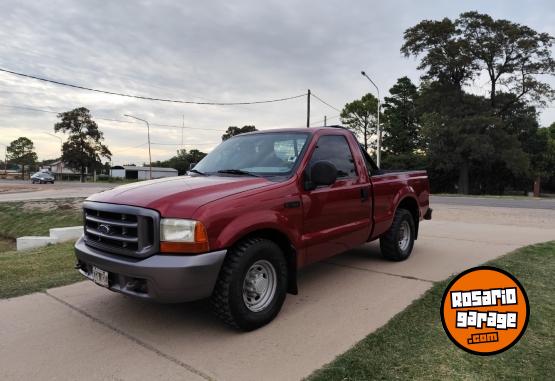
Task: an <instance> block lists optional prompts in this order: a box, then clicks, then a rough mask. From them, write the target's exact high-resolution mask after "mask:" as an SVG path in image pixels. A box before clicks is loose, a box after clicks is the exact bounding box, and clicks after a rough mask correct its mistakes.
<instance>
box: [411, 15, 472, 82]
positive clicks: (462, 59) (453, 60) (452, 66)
mask: <svg viewBox="0 0 555 381" xmlns="http://www.w3.org/2000/svg"><path fill="white" fill-rule="evenodd" d="M404 40H405V42H404V44H403V46H402V47H401V53H403V54H404V55H405V56H406V57H409V56H410V55H414V56H419V55H422V54H423V55H424V57H423V58H422V60H421V61H420V65H419V66H418V69H420V70H426V74H425V75H424V76H423V79H425V80H430V79H433V80H438V81H440V82H442V83H443V84H449V85H451V86H453V87H454V88H455V89H457V90H461V89H462V86H463V85H464V84H465V83H467V82H468V81H469V80H471V79H473V78H474V77H475V75H476V71H477V70H478V69H479V66H478V63H477V62H476V58H475V57H474V56H473V55H472V53H471V50H470V45H469V43H468V41H467V40H465V39H464V38H463V37H462V36H461V35H460V30H458V29H457V26H456V24H455V23H454V22H453V21H451V20H450V19H448V18H444V19H443V20H441V21H432V20H424V21H421V22H420V23H418V24H417V25H415V26H414V27H412V28H409V29H407V30H406V31H405V34H404Z"/></svg>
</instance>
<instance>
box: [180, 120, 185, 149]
mask: <svg viewBox="0 0 555 381" xmlns="http://www.w3.org/2000/svg"><path fill="white" fill-rule="evenodd" d="M184 129H185V115H183V121H182V123H181V148H182V149H183V130H184Z"/></svg>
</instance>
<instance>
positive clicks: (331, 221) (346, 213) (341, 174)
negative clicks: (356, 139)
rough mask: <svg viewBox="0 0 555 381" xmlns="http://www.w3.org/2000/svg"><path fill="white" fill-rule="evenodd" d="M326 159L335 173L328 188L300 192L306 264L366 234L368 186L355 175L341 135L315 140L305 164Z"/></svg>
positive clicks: (345, 247)
mask: <svg viewBox="0 0 555 381" xmlns="http://www.w3.org/2000/svg"><path fill="white" fill-rule="evenodd" d="M320 160H326V161H330V162H331V163H333V164H334V165H335V166H336V167H337V170H338V174H337V180H336V181H335V183H334V184H332V185H330V186H319V187H317V188H316V189H314V190H310V191H306V190H305V191H304V192H303V217H304V218H303V241H304V243H305V247H306V249H307V260H308V262H309V263H310V262H316V261H319V260H322V259H325V258H328V257H331V256H333V255H335V254H338V253H341V252H343V251H345V250H348V249H350V248H352V247H354V246H357V245H359V244H362V243H363V242H365V241H366V240H367V238H368V236H369V234H370V227H371V220H370V212H371V207H370V198H369V197H367V196H365V192H364V191H363V188H364V189H367V187H368V184H366V183H364V182H363V181H361V177H362V176H360V175H359V174H358V173H357V168H356V166H355V163H354V160H353V155H352V152H351V148H350V146H349V143H348V142H347V139H346V138H345V137H344V136H343V135H324V136H321V137H320V138H319V139H318V142H317V144H316V147H315V149H314V151H313V152H312V156H311V158H310V161H309V163H308V165H307V168H306V169H307V170H308V171H309V170H310V168H311V166H312V164H314V163H315V162H317V161H320Z"/></svg>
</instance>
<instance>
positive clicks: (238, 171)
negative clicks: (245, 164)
mask: <svg viewBox="0 0 555 381" xmlns="http://www.w3.org/2000/svg"><path fill="white" fill-rule="evenodd" d="M218 173H229V174H232V175H242V176H253V177H260V176H258V175H255V174H254V173H252V172H248V171H243V170H242V169H221V170H219V171H218Z"/></svg>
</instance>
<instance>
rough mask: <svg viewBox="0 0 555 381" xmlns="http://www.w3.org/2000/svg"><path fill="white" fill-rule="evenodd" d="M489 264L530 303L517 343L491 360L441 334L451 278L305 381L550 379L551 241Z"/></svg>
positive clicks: (554, 366) (554, 334) (554, 306)
mask: <svg viewBox="0 0 555 381" xmlns="http://www.w3.org/2000/svg"><path fill="white" fill-rule="evenodd" d="M489 264H491V265H493V266H496V267H499V268H502V269H505V270H507V271H509V272H510V273H512V274H513V275H515V276H516V277H517V279H519V280H520V282H521V283H522V285H523V286H524V288H525V290H526V292H527V294H528V297H529V299H530V308H531V313H530V321H529V325H528V329H527V331H526V333H525V334H524V336H523V337H522V338H521V340H520V341H519V342H518V343H517V344H516V345H515V346H514V347H512V348H511V349H509V350H508V351H506V352H503V353H501V354H498V355H495V356H486V357H482V356H476V355H472V354H469V353H466V352H464V351H463V350H461V349H459V348H458V347H456V346H455V345H454V344H453V343H452V342H451V341H450V340H449V339H448V338H447V336H446V334H445V332H444V331H443V328H442V325H441V320H440V314H439V309H440V305H441V298H442V295H443V291H444V290H445V288H446V287H447V284H448V283H449V280H446V281H443V282H438V283H436V284H435V285H434V286H433V287H432V288H431V289H430V290H429V291H428V292H426V293H425V294H424V296H423V297H422V298H420V299H418V300H417V301H415V302H413V303H412V304H411V305H410V306H409V307H408V308H407V309H405V310H404V311H402V312H400V313H399V314H398V315H396V316H395V317H394V318H393V319H392V320H390V321H389V322H388V323H387V324H386V325H385V326H384V327H382V328H380V329H379V330H377V331H376V332H374V333H372V334H370V335H369V336H367V337H366V338H365V339H363V340H362V341H361V342H359V343H358V344H356V345H355V346H354V347H353V348H352V349H350V350H349V351H347V352H346V353H344V354H342V355H340V356H339V357H337V358H336V359H335V360H334V361H333V362H331V363H330V364H328V365H326V366H325V367H323V368H322V369H320V370H318V371H316V372H315V373H313V374H312V375H311V376H310V377H309V380H313V381H314V380H370V379H380V380H390V379H399V380H407V379H419V380H422V379H426V380H453V379H455V380H497V379H538V380H543V379H552V378H553V375H554V374H555V361H554V358H555V357H554V353H555V291H554V290H553V285H554V283H553V281H554V279H555V241H551V242H547V243H543V244H538V245H532V246H527V247H524V248H521V249H518V250H516V251H515V252H512V253H510V254H507V255H506V256H504V257H502V258H500V259H498V260H495V261H492V262H490V263H489Z"/></svg>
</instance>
